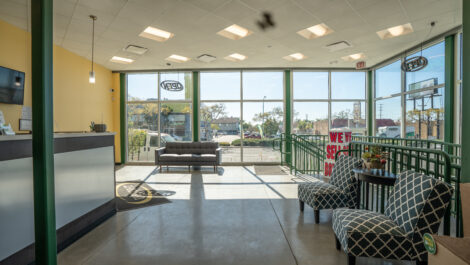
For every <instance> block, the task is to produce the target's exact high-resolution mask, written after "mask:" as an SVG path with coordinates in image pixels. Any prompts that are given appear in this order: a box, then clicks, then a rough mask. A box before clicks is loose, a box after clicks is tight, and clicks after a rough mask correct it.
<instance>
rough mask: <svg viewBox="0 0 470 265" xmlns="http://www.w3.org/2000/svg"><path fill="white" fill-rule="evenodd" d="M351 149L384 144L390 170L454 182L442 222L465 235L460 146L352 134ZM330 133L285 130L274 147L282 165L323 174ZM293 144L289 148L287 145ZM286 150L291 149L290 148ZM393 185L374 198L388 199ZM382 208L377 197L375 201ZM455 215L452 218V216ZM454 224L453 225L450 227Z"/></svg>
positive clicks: (354, 152)
mask: <svg viewBox="0 0 470 265" xmlns="http://www.w3.org/2000/svg"><path fill="white" fill-rule="evenodd" d="M352 139H353V142H352V143H351V144H350V150H341V151H340V152H348V153H350V154H351V155H353V156H356V157H361V156H362V153H363V152H364V151H365V147H366V146H381V147H382V149H384V151H386V152H389V153H390V157H389V161H388V163H387V165H386V166H387V168H386V169H387V170H388V171H390V172H392V173H400V172H402V171H404V170H408V169H411V170H414V171H416V172H421V173H424V174H426V175H429V176H432V177H435V178H438V179H441V180H443V181H445V182H447V183H449V184H451V185H452V186H453V187H454V189H455V192H454V196H453V198H452V204H451V207H449V209H448V212H447V213H446V216H445V219H444V222H443V226H444V234H450V231H451V230H452V231H453V233H455V235H456V236H462V235H463V228H462V214H461V213H462V211H461V202H460V187H459V184H460V178H461V146H460V145H458V144H452V143H446V142H442V141H438V140H421V139H409V138H383V137H375V136H353V138H352ZM328 140H329V139H328V136H327V135H295V134H293V135H290V136H289V135H286V134H282V135H281V137H280V138H279V139H277V140H276V141H275V144H274V145H273V147H274V148H276V149H278V150H280V152H281V161H282V164H283V165H287V166H289V167H290V169H291V172H292V171H293V172H294V174H297V173H301V174H309V175H323V170H324V160H325V157H326V152H325V147H326V145H327V143H328ZM286 146H290V148H286ZM286 150H290V151H289V152H287V151H286ZM390 190H391V189H386V190H384V189H382V191H380V192H379V191H378V189H377V190H374V192H375V193H376V194H375V196H372V197H373V200H378V199H379V198H384V199H386V198H387V196H388V193H389V192H390ZM375 207H376V210H378V209H379V204H378V201H377V202H375ZM381 208H382V209H383V206H382V207H381ZM451 217H453V218H451ZM451 226H452V229H451Z"/></svg>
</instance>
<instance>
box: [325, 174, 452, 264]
mask: <svg viewBox="0 0 470 265" xmlns="http://www.w3.org/2000/svg"><path fill="white" fill-rule="evenodd" d="M452 192H453V189H452V187H451V186H449V185H448V184H446V183H444V182H442V181H440V180H437V179H434V178H431V177H428V176H425V175H423V174H419V173H415V172H413V171H406V172H403V173H401V174H400V176H399V177H398V179H397V182H396V183H395V186H394V188H393V191H392V193H391V195H390V198H389V200H388V205H387V207H386V209H385V214H380V213H376V212H371V211H367V210H354V209H337V210H334V211H333V230H334V232H335V234H336V248H337V249H338V250H339V249H340V248H341V246H342V247H343V250H344V251H345V252H346V254H347V255H348V258H349V260H348V264H349V265H353V264H355V260H356V257H376V258H383V259H398V260H415V261H416V263H417V264H426V263H427V253H426V250H425V248H424V244H423V239H422V237H423V234H424V233H431V234H434V233H437V231H438V229H439V225H440V222H441V219H442V217H443V216H444V213H445V210H446V208H447V206H448V205H449V202H450V200H451V196H452Z"/></svg>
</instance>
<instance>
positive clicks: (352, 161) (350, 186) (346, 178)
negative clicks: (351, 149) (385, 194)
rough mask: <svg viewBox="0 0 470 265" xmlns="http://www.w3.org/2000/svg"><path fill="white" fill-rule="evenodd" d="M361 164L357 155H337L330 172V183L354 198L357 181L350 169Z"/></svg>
mask: <svg viewBox="0 0 470 265" xmlns="http://www.w3.org/2000/svg"><path fill="white" fill-rule="evenodd" d="M361 166H362V161H361V159H359V158H357V157H352V156H345V155H342V156H339V157H338V159H337V160H336V162H335V165H334V166H333V170H332V172H331V178H330V183H331V185H334V186H336V187H338V188H340V189H341V190H343V191H344V192H345V193H346V195H347V196H349V197H350V198H351V199H353V200H354V199H355V198H356V196H357V181H356V178H355V176H354V172H353V171H352V170H353V169H355V168H360V167H361Z"/></svg>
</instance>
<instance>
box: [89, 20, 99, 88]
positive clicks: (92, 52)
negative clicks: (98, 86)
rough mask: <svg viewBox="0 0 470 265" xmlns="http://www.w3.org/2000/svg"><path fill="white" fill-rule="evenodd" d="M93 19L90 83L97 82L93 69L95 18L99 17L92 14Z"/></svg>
mask: <svg viewBox="0 0 470 265" xmlns="http://www.w3.org/2000/svg"><path fill="white" fill-rule="evenodd" d="M90 18H91V20H92V21H93V31H92V34H91V71H90V76H89V81H90V84H94V83H95V71H94V70H93V60H94V55H95V20H96V19H97V17H96V16H94V15H90Z"/></svg>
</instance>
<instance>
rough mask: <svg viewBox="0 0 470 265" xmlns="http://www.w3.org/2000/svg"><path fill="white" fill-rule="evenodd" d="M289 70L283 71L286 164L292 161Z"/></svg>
mask: <svg viewBox="0 0 470 265" xmlns="http://www.w3.org/2000/svg"><path fill="white" fill-rule="evenodd" d="M290 75H291V71H290V70H285V71H284V80H285V84H284V89H285V95H286V121H285V133H286V137H287V139H286V140H287V142H286V162H287V164H288V165H290V164H291V162H292V154H291V153H292V145H291V144H290V141H289V140H290V139H291V134H292V120H291V118H292V97H291V78H290V77H291V76H290Z"/></svg>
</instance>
